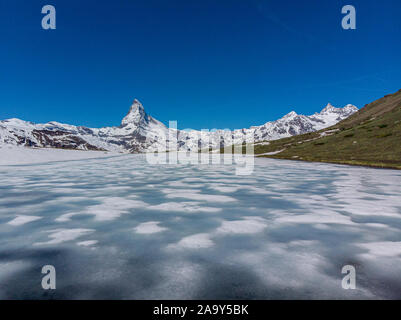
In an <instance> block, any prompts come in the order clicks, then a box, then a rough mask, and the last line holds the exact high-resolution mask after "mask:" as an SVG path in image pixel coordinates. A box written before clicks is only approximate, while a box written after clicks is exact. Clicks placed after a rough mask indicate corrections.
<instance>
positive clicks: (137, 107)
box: [121, 99, 147, 126]
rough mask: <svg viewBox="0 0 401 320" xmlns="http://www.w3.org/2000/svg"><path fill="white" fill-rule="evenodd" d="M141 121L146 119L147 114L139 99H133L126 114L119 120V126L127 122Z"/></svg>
mask: <svg viewBox="0 0 401 320" xmlns="http://www.w3.org/2000/svg"><path fill="white" fill-rule="evenodd" d="M143 121H147V114H146V112H145V108H144V107H143V105H142V103H140V102H139V100H137V99H134V102H133V103H132V105H131V108H130V109H129V111H128V113H127V115H126V116H125V117H124V119H123V120H122V121H121V126H126V125H128V124H140V123H141V122H143Z"/></svg>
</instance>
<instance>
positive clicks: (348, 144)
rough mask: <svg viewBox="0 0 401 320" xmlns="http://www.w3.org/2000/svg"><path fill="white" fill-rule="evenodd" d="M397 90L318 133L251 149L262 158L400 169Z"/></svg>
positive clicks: (400, 119)
mask: <svg viewBox="0 0 401 320" xmlns="http://www.w3.org/2000/svg"><path fill="white" fill-rule="evenodd" d="M400 146H401V90H399V91H397V92H395V93H393V94H389V95H386V96H384V97H383V98H380V99H378V100H375V101H373V102H371V103H369V104H367V105H365V106H364V107H363V108H362V109H360V110H359V111H358V112H356V113H353V114H352V115H351V116H349V117H348V118H346V119H344V120H342V121H340V122H338V123H337V124H335V125H334V126H331V127H328V128H325V129H322V130H320V131H316V132H312V133H307V134H304V135H299V136H296V137H290V138H284V139H280V140H276V141H274V142H272V143H269V145H257V146H255V155H260V156H263V157H269V158H276V159H287V160H303V161H313V162H328V163H339V164H349V165H363V166H372V167H379V168H392V169H401V148H400Z"/></svg>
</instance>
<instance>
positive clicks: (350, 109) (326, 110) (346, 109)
mask: <svg viewBox="0 0 401 320" xmlns="http://www.w3.org/2000/svg"><path fill="white" fill-rule="evenodd" d="M356 111H358V108H357V107H355V106H354V105H352V104H347V105H346V106H345V107H344V108H336V107H334V106H333V105H332V104H331V103H328V104H327V106H326V107H325V108H324V109H323V110H322V111H321V112H320V114H328V113H345V114H349V113H354V112H356Z"/></svg>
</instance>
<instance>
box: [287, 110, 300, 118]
mask: <svg viewBox="0 0 401 320" xmlns="http://www.w3.org/2000/svg"><path fill="white" fill-rule="evenodd" d="M297 115H298V114H297V113H296V112H295V111H291V112H290V113H288V114H286V115H285V116H284V118H293V117H296V116H297Z"/></svg>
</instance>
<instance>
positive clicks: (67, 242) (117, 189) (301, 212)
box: [0, 155, 401, 299]
mask: <svg viewBox="0 0 401 320" xmlns="http://www.w3.org/2000/svg"><path fill="white" fill-rule="evenodd" d="M64 160H66V159H64ZM0 239H1V241H0V280H1V285H0V299H11V298H15V299H28V298H29V299H32V298H37V299H48V298H63V299H64V298H65V299H106V298H112V299H131V298H132V299H191V298H192V299H219V298H225V299H248V298H249V299H290V298H300V299H308V298H311V299H329V298H334V299H360V298H400V297H401V295H400V292H401V277H400V275H401V249H400V248H401V243H400V241H401V172H400V171H395V170H378V169H370V168H360V167H348V166H340V165H329V164H316V163H304V162H291V161H279V160H268V159H256V160H255V168H254V172H253V174H252V175H250V176H236V175H235V165H194V164H185V165H184V164H182V165H180V164H178V165H150V164H148V163H147V162H146V157H145V156H144V155H122V156H117V157H108V158H101V159H85V160H75V161H60V162H52V163H42V164H35V165H20V166H0ZM49 264H50V265H54V266H55V268H56V271H57V290H55V291H52V292H47V293H46V294H44V291H43V290H42V288H41V287H40V281H38V279H40V277H41V276H42V275H41V273H40V270H41V267H42V266H44V265H49ZM345 265H353V266H355V268H356V271H357V290H355V291H353V290H343V289H342V288H341V281H342V277H343V275H342V274H341V269H342V267H343V266H345Z"/></svg>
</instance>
